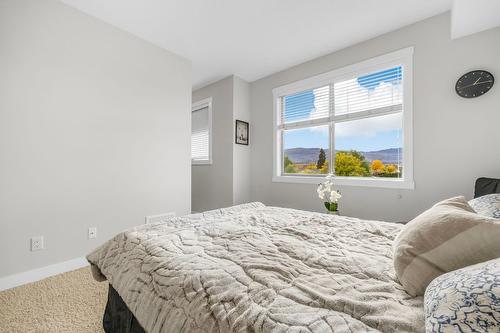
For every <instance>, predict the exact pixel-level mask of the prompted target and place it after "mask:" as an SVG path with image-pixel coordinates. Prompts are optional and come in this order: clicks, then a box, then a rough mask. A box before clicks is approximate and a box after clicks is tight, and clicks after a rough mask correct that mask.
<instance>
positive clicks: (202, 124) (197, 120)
mask: <svg viewBox="0 0 500 333" xmlns="http://www.w3.org/2000/svg"><path fill="white" fill-rule="evenodd" d="M209 140H210V125H209V108H208V106H206V107H203V108H201V109H197V110H194V111H193V112H192V127H191V159H192V160H193V161H206V160H209V158H210V151H209V150H210V141H209Z"/></svg>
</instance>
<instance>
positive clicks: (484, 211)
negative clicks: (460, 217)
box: [469, 193, 500, 219]
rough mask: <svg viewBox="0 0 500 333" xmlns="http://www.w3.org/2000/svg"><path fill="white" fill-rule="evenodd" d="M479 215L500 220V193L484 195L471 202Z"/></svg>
mask: <svg viewBox="0 0 500 333" xmlns="http://www.w3.org/2000/svg"><path fill="white" fill-rule="evenodd" d="M469 205H470V206H471V207H472V209H474V210H475V211H476V213H478V214H479V215H483V216H488V217H493V218H496V219H500V193H494V194H488V195H483V196H482V197H479V198H475V199H472V200H470V201H469Z"/></svg>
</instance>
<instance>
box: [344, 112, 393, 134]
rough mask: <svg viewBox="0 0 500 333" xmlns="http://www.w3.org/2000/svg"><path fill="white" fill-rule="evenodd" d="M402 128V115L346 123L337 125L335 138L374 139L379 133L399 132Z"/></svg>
mask: <svg viewBox="0 0 500 333" xmlns="http://www.w3.org/2000/svg"><path fill="white" fill-rule="evenodd" d="M401 127H402V113H395V114H390V115H385V116H379V117H373V118H365V119H360V120H354V121H346V122H342V123H338V124H336V125H335V136H342V137H349V136H357V137H359V136H362V137H373V136H375V135H377V133H380V132H385V131H392V130H398V129H401Z"/></svg>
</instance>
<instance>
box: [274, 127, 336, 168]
mask: <svg viewBox="0 0 500 333" xmlns="http://www.w3.org/2000/svg"><path fill="white" fill-rule="evenodd" d="M282 134H283V166H282V167H283V173H284V174H311V175H314V174H326V173H328V165H329V160H330V158H329V153H328V146H329V143H328V142H329V139H328V138H329V133H328V125H323V126H315V127H307V128H301V129H294V130H284V131H283V132H282Z"/></svg>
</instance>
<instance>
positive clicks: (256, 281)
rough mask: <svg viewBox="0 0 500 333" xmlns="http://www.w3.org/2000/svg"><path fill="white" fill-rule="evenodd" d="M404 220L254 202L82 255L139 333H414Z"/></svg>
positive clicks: (139, 232)
mask: <svg viewBox="0 0 500 333" xmlns="http://www.w3.org/2000/svg"><path fill="white" fill-rule="evenodd" d="M401 227H402V225H400V224H395V223H387V222H381V221H368V220H360V219H356V218H350V217H343V216H333V215H327V214H320V213H313V212H306V211H300V210H294V209H287V208H278V207H269V206H265V205H263V204H261V203H251V204H245V205H239V206H234V207H230V208H225V209H219V210H215V211H210V212H206V213H203V214H193V215H187V216H183V217H178V218H172V219H171V220H169V221H167V222H164V223H157V224H148V225H142V226H139V227H136V228H133V229H130V230H127V231H125V232H123V233H120V234H118V235H117V236H116V237H114V238H113V239H111V240H109V241H108V242H106V243H105V244H103V245H102V246H101V247H99V248H98V249H96V250H95V251H93V252H92V253H90V254H89V255H88V256H87V259H88V260H89V262H90V263H91V265H92V269H93V272H94V276H95V277H96V278H97V279H100V280H108V281H109V283H110V284H111V285H112V286H113V288H114V289H115V290H116V291H117V292H118V294H119V295H120V296H121V298H122V299H123V301H124V302H125V304H126V306H127V307H128V309H130V311H131V312H132V313H133V315H134V317H135V318H136V319H137V321H138V322H139V323H140V325H141V326H142V327H143V328H144V330H145V331H147V332H423V331H424V317H423V299H422V297H416V298H414V297H411V296H410V295H408V294H407V293H406V292H405V291H404V289H403V287H402V286H401V285H400V284H399V283H398V281H397V278H396V276H395V273H394V268H393V261H392V249H391V246H392V242H393V240H394V238H395V237H396V235H397V234H398V233H399V231H400V229H401Z"/></svg>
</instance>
